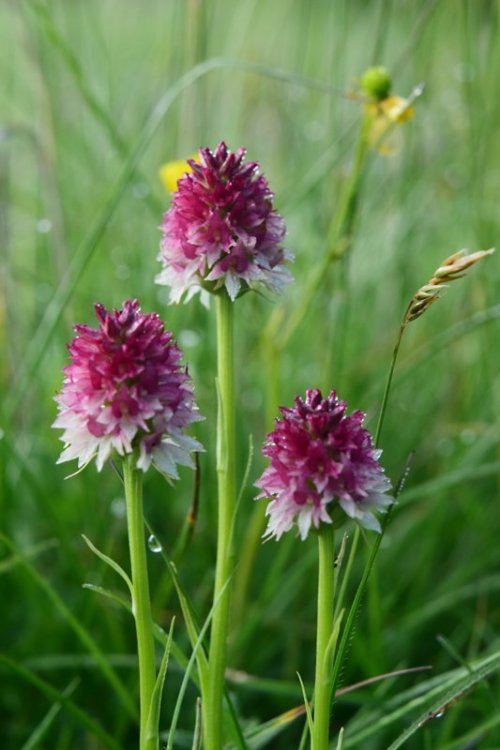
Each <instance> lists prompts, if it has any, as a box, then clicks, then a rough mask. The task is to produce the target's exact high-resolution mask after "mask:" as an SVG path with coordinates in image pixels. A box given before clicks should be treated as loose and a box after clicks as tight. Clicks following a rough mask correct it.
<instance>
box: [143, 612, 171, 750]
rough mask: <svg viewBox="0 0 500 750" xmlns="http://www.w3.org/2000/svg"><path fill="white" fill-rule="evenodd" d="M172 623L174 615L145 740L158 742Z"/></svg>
mask: <svg viewBox="0 0 500 750" xmlns="http://www.w3.org/2000/svg"><path fill="white" fill-rule="evenodd" d="M174 624H175V617H174V618H173V619H172V622H171V623H170V630H169V632H168V636H167V642H166V644H165V650H164V652H163V657H162V660H161V664H160V669H159V671H158V675H157V677H156V682H155V686H154V689H153V694H152V696H151V705H150V707H149V714H148V720H147V724H146V740H147V741H148V740H149V741H151V740H156V743H157V744H158V736H159V726H160V709H161V698H162V695H163V686H164V684H165V676H166V674H167V667H168V659H169V656H170V650H171V648H172V640H173V635H174Z"/></svg>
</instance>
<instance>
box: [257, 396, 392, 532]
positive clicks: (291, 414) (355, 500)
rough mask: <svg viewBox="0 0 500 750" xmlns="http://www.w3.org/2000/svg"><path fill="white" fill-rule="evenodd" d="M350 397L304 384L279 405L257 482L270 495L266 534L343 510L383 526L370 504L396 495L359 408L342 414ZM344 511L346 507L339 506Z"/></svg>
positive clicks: (304, 526) (314, 523)
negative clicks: (290, 403)
mask: <svg viewBox="0 0 500 750" xmlns="http://www.w3.org/2000/svg"><path fill="white" fill-rule="evenodd" d="M346 410H347V404H346V403H345V401H340V400H339V399H338V398H337V395H336V393H335V391H330V394H329V396H328V398H325V399H324V398H323V397H322V395H321V392H320V391H319V390H308V391H307V392H306V397H305V400H304V399H302V398H300V397H297V398H296V399H295V406H294V407H293V408H291V409H288V408H285V407H281V409H280V411H281V414H282V418H281V419H276V422H275V428H274V431H273V432H271V433H270V434H269V435H268V436H267V440H266V443H265V445H264V448H263V453H264V455H266V456H268V457H269V460H270V464H269V466H268V467H267V469H266V470H265V471H264V473H263V474H262V476H261V477H260V479H259V480H258V481H257V482H256V485H257V487H259V488H260V489H261V490H262V492H261V494H260V495H259V496H258V498H269V499H270V501H271V502H270V503H269V505H268V507H267V510H266V515H267V516H268V519H269V520H268V526H267V530H266V532H265V536H266V537H267V538H270V537H275V538H276V539H279V538H280V537H281V536H282V534H284V533H285V532H286V531H289V530H290V529H292V527H294V526H296V527H297V529H298V533H299V535H300V537H301V538H302V539H305V538H306V537H307V535H308V533H309V531H310V529H311V527H313V528H316V529H318V528H319V526H320V524H321V523H332V522H335V523H337V522H338V521H339V520H341V518H342V515H343V513H345V514H347V516H349V517H350V518H353V519H355V520H357V521H359V523H360V524H361V525H362V526H365V527H366V528H369V529H374V530H376V531H380V524H379V522H378V520H377V519H376V517H375V516H374V515H373V511H376V510H383V509H384V508H386V507H387V506H389V505H390V504H391V503H392V502H393V501H392V499H391V498H390V497H389V495H388V492H389V491H390V488H391V484H390V482H389V480H388V479H387V477H386V476H385V474H384V471H383V469H382V467H381V466H380V464H379V460H378V459H379V456H380V453H381V452H380V451H378V450H376V449H375V447H374V445H373V441H372V437H371V435H370V433H369V432H368V430H366V429H365V428H364V427H363V419H364V415H363V413H362V412H361V411H355V412H353V413H352V414H346ZM342 511H343V513H342Z"/></svg>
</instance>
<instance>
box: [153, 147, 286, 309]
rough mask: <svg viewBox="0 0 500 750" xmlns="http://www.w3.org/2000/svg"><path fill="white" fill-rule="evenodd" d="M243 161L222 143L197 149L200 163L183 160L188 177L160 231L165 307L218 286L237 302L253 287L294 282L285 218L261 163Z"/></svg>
mask: <svg viewBox="0 0 500 750" xmlns="http://www.w3.org/2000/svg"><path fill="white" fill-rule="evenodd" d="M244 156H245V149H243V148H240V149H238V151H236V152H234V153H232V152H231V151H229V150H228V148H227V146H226V144H225V143H220V144H219V145H218V146H217V148H216V149H215V151H213V152H212V151H211V150H210V149H209V148H202V149H200V151H199V163H198V161H195V160H194V159H189V160H188V163H189V166H190V168H191V170H192V172H191V173H190V174H185V175H184V176H183V177H182V178H181V179H180V180H179V181H178V183H177V192H176V193H174V195H173V198H172V206H171V208H170V209H169V210H168V211H167V212H166V213H165V215H164V218H163V224H162V226H161V230H162V232H163V238H162V241H161V251H160V255H159V260H161V262H162V264H163V266H164V268H163V270H162V271H161V273H160V274H158V276H157V279H156V280H157V282H158V283H159V284H165V285H166V286H169V287H170V288H171V292H170V301H171V302H179V300H180V299H181V297H182V295H183V294H184V293H185V292H187V298H189V297H191V296H192V295H193V294H194V293H196V292H198V291H200V290H201V289H202V288H203V289H206V290H208V291H210V292H217V291H219V290H220V289H223V288H224V287H225V288H226V290H227V293H228V294H229V296H230V298H231V299H232V300H235V299H236V297H237V296H238V295H239V294H240V293H241V292H243V291H245V290H247V289H248V288H250V287H253V286H254V285H255V284H257V283H262V284H263V285H264V286H266V287H268V288H270V289H272V290H275V291H280V290H281V288H282V287H283V286H284V285H285V284H287V283H289V282H290V281H291V280H292V276H291V274H290V273H289V271H288V270H287V269H286V268H285V267H284V261H285V260H290V259H292V256H291V254H290V253H289V252H288V251H287V250H285V249H284V248H283V247H282V244H281V243H282V241H283V238H284V236H285V225H284V222H283V219H282V217H281V216H279V214H277V213H276V211H275V210H274V208H273V201H272V199H273V194H272V193H271V191H270V190H269V186H268V184H267V181H266V179H265V177H264V176H263V175H261V174H259V172H258V169H259V165H258V164H257V162H248V163H245V162H244Z"/></svg>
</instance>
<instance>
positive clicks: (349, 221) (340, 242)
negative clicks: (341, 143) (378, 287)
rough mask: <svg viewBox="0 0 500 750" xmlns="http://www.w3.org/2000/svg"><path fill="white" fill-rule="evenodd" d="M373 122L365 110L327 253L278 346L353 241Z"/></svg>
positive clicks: (283, 329) (299, 320) (297, 321)
mask: <svg viewBox="0 0 500 750" xmlns="http://www.w3.org/2000/svg"><path fill="white" fill-rule="evenodd" d="M370 125H371V118H370V116H369V115H368V114H367V113H365V114H364V115H363V120H362V121H361V126H360V130H359V135H358V140H357V143H356V150H355V153H354V162H353V166H352V171H351V174H350V175H349V179H348V181H347V184H346V185H345V189H344V191H343V193H342V197H341V200H340V203H339V205H338V209H337V211H336V212H335V214H334V216H333V218H332V221H331V223H330V226H329V229H328V233H327V239H326V246H327V250H326V253H325V254H324V255H323V257H322V259H321V260H320V262H319V263H317V264H316V266H315V267H314V269H313V272H312V274H311V276H310V277H309V282H308V284H307V286H306V289H305V291H304V294H303V297H302V302H301V305H300V306H299V307H298V308H297V309H296V310H295V311H294V312H293V313H292V315H290V317H289V319H288V321H287V324H286V325H285V326H283V327H282V328H281V329H280V331H279V346H280V348H281V349H283V348H284V346H285V344H286V342H287V341H288V340H289V338H290V337H291V336H292V334H293V333H294V331H295V330H296V329H297V327H298V326H299V324H300V323H301V321H302V319H303V317H304V316H305V314H306V313H307V311H308V310H309V309H310V307H311V304H312V303H313V301H314V299H315V298H316V297H317V294H318V290H319V288H320V287H321V286H322V284H324V281H325V278H326V275H327V272H328V270H329V268H330V266H331V265H332V263H334V262H335V261H338V260H340V258H342V256H343V255H344V254H345V253H346V252H347V251H348V250H349V247H350V245H351V243H352V234H353V229H354V223H355V219H356V216H357V208H358V203H359V195H360V190H361V181H362V177H363V174H364V165H365V159H366V153H367V149H368V134H369V129H370Z"/></svg>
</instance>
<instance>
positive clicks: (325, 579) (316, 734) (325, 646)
mask: <svg viewBox="0 0 500 750" xmlns="http://www.w3.org/2000/svg"><path fill="white" fill-rule="evenodd" d="M318 550H319V574H318V619H317V626H316V627H317V634H316V673H315V682H314V723H313V736H312V750H328V737H329V732H330V713H331V695H332V693H331V677H332V653H331V649H330V648H329V646H330V638H331V635H332V632H333V611H334V607H333V603H334V601H333V600H334V593H335V592H334V579H335V569H334V552H335V548H334V530H333V525H332V524H323V525H322V527H321V530H320V532H319V535H318Z"/></svg>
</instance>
